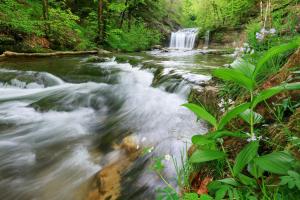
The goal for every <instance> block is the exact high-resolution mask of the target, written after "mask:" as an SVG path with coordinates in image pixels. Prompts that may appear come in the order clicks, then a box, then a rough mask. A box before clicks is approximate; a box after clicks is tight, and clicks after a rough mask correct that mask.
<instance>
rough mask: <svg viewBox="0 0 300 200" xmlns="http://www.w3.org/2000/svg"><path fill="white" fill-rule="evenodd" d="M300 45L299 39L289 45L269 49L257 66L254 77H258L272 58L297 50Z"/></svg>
mask: <svg viewBox="0 0 300 200" xmlns="http://www.w3.org/2000/svg"><path fill="white" fill-rule="evenodd" d="M299 44H300V39H299V38H297V39H295V40H293V41H292V42H290V43H288V44H283V45H280V46H276V47H273V48H271V49H269V50H268V51H267V52H266V53H265V54H264V55H263V56H262V57H261V59H260V60H259V61H258V64H257V65H256V68H255V71H254V73H253V75H254V77H256V76H257V74H258V73H259V72H260V71H261V70H262V69H263V67H264V66H265V64H266V62H268V61H269V60H270V59H271V58H273V57H274V56H277V55H279V54H282V53H284V52H287V51H289V50H292V49H296V48H297V47H299Z"/></svg>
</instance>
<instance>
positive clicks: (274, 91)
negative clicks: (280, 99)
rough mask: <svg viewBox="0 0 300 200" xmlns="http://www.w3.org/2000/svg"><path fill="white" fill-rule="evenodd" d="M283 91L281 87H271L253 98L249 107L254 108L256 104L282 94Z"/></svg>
mask: <svg viewBox="0 0 300 200" xmlns="http://www.w3.org/2000/svg"><path fill="white" fill-rule="evenodd" d="M283 90H284V87H283V86H276V87H272V88H269V89H266V90H263V91H261V92H260V93H259V94H257V96H256V97H255V98H254V100H253V102H252V105H251V107H252V108H255V107H256V106H257V104H259V103H260V102H262V101H264V100H266V99H268V98H270V97H272V96H274V95H275V94H278V93H280V92H282V91H283Z"/></svg>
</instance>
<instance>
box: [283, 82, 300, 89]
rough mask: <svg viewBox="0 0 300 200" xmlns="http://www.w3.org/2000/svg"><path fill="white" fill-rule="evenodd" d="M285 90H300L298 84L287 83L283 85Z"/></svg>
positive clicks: (299, 84)
mask: <svg viewBox="0 0 300 200" xmlns="http://www.w3.org/2000/svg"><path fill="white" fill-rule="evenodd" d="M284 87H285V89H287V90H300V83H299V82H297V83H289V84H286V85H284Z"/></svg>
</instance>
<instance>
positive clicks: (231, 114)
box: [218, 103, 251, 130]
mask: <svg viewBox="0 0 300 200" xmlns="http://www.w3.org/2000/svg"><path fill="white" fill-rule="evenodd" d="M250 105H251V104H250V103H243V104H241V105H238V106H236V107H235V108H233V109H231V110H229V111H228V112H227V113H226V114H225V115H224V116H223V117H222V118H221V119H220V122H219V124H218V129H219V130H221V129H223V128H224V126H225V125H226V124H227V123H228V122H229V121H230V120H232V119H233V118H235V117H236V116H238V115H239V114H240V113H242V112H244V111H245V110H247V109H248V108H249V107H250Z"/></svg>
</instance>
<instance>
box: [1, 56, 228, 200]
mask: <svg viewBox="0 0 300 200" xmlns="http://www.w3.org/2000/svg"><path fill="white" fill-rule="evenodd" d="M187 53H190V51H189V52H187ZM142 55H143V54H142ZM168 56H169V55H168ZM181 56H182V55H181ZM197 56H201V55H199V54H197ZM179 57H180V56H178V54H176V56H173V59H174V60H173V61H168V62H167V61H165V62H163V61H162V58H158V59H157V61H156V62H158V61H160V62H161V63H160V64H161V66H163V67H164V70H163V74H162V76H163V78H162V79H161V80H160V81H158V82H159V84H158V85H157V86H158V87H153V86H152V84H153V80H154V76H153V73H152V72H151V70H150V69H149V70H145V69H144V70H141V69H139V68H138V67H132V66H131V65H130V64H129V63H117V62H115V61H114V60H113V59H112V60H111V61H107V62H104V63H94V64H92V63H85V62H84V60H85V58H78V57H75V58H72V57H68V58H59V59H53V58H41V59H34V60H30V59H29V60H26V59H24V60H22V59H18V60H13V59H12V60H8V61H3V62H0V94H1V95H0V199H5V200H15V199H19V200H27V199H44V200H48V199H49V200H50V199H51V200H61V199H66V200H68V199H72V200H82V199H87V198H85V197H86V196H87V193H88V192H87V191H88V187H90V179H91V178H92V177H94V174H95V173H96V172H97V171H99V170H100V169H101V168H103V167H105V166H106V164H107V163H106V162H105V161H106V160H109V158H111V157H110V155H112V154H113V153H115V152H116V151H115V150H114V149H113V148H112V146H114V145H115V142H118V140H120V139H122V138H124V137H125V136H126V135H127V134H128V133H131V134H132V135H134V136H136V138H137V140H138V141H139V144H140V146H141V147H154V150H153V152H152V153H151V155H149V157H150V156H154V157H161V156H164V155H166V154H170V155H172V156H174V157H175V158H176V159H177V160H180V151H182V150H183V149H184V148H186V147H187V145H189V144H188V143H187V142H188V141H189V140H190V138H191V136H192V135H194V134H195V133H199V132H200V133H202V132H205V131H206V127H205V125H203V124H202V123H197V122H196V117H195V116H194V115H193V114H192V113H191V112H189V111H188V110H187V109H185V108H183V107H182V106H180V105H182V104H183V103H185V102H186V95H184V94H186V92H185V91H186V87H187V86H189V85H188V83H187V82H185V81H184V82H182V80H180V79H178V76H179V75H180V76H182V77H183V79H184V80H187V81H189V82H190V81H192V82H198V81H200V80H207V79H208V78H209V77H207V76H203V75H200V74H197V75H198V76H197V77H195V75H196V74H194V73H192V72H191V73H189V72H188V71H189V70H190V71H192V70H191V68H192V69H193V68H197V69H199V66H193V65H191V64H194V62H195V59H194V58H193V57H191V55H190V54H187V55H186V56H185V57H184V59H183V58H182V59H183V60H184V62H180V61H178V60H176V59H179ZM152 59H155V58H154V57H151V59H150V60H148V61H153V60H152ZM189 59H190V62H193V63H190V64H188V63H186V62H187V61H188V60H189ZM220 59H222V60H223V59H224V57H220ZM165 60H166V58H165ZM209 61H211V62H212V63H211V64H209V63H208V61H205V62H206V64H209V65H214V66H219V65H222V64H224V63H223V62H224V61H222V62H221V63H214V62H215V60H214V59H209ZM24 63H26V64H24ZM174 63H175V64H174ZM176 63H177V65H176ZM198 63H201V62H200V61H198ZM226 63H228V62H226ZM143 64H145V63H143ZM185 67H186V68H185ZM200 68H201V67H200ZM203 68H204V66H203ZM199 75H200V76H199ZM111 153H112V154H111ZM149 157H148V158H144V157H142V158H140V160H137V161H136V162H135V164H134V166H135V167H136V166H137V165H141V166H139V167H138V168H130V169H129V170H127V172H126V173H128V174H130V175H128V176H129V177H128V179H126V177H123V181H129V182H126V183H123V184H122V194H121V196H120V199H122V200H140V199H155V197H154V196H155V190H156V189H157V187H160V186H161V187H165V186H164V185H163V183H162V182H161V181H160V180H158V179H157V177H156V176H155V175H154V174H153V173H149V171H148V166H145V165H144V163H145V162H144V161H145V160H143V159H148V160H149ZM165 164H166V166H167V167H168V168H167V170H166V172H164V175H165V177H167V178H169V179H170V180H173V179H174V177H175V176H176V175H175V171H174V167H173V165H172V162H169V163H165ZM137 169H138V170H137ZM133 174H134V175H133ZM174 185H175V184H174ZM124 191H125V192H124Z"/></svg>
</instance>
